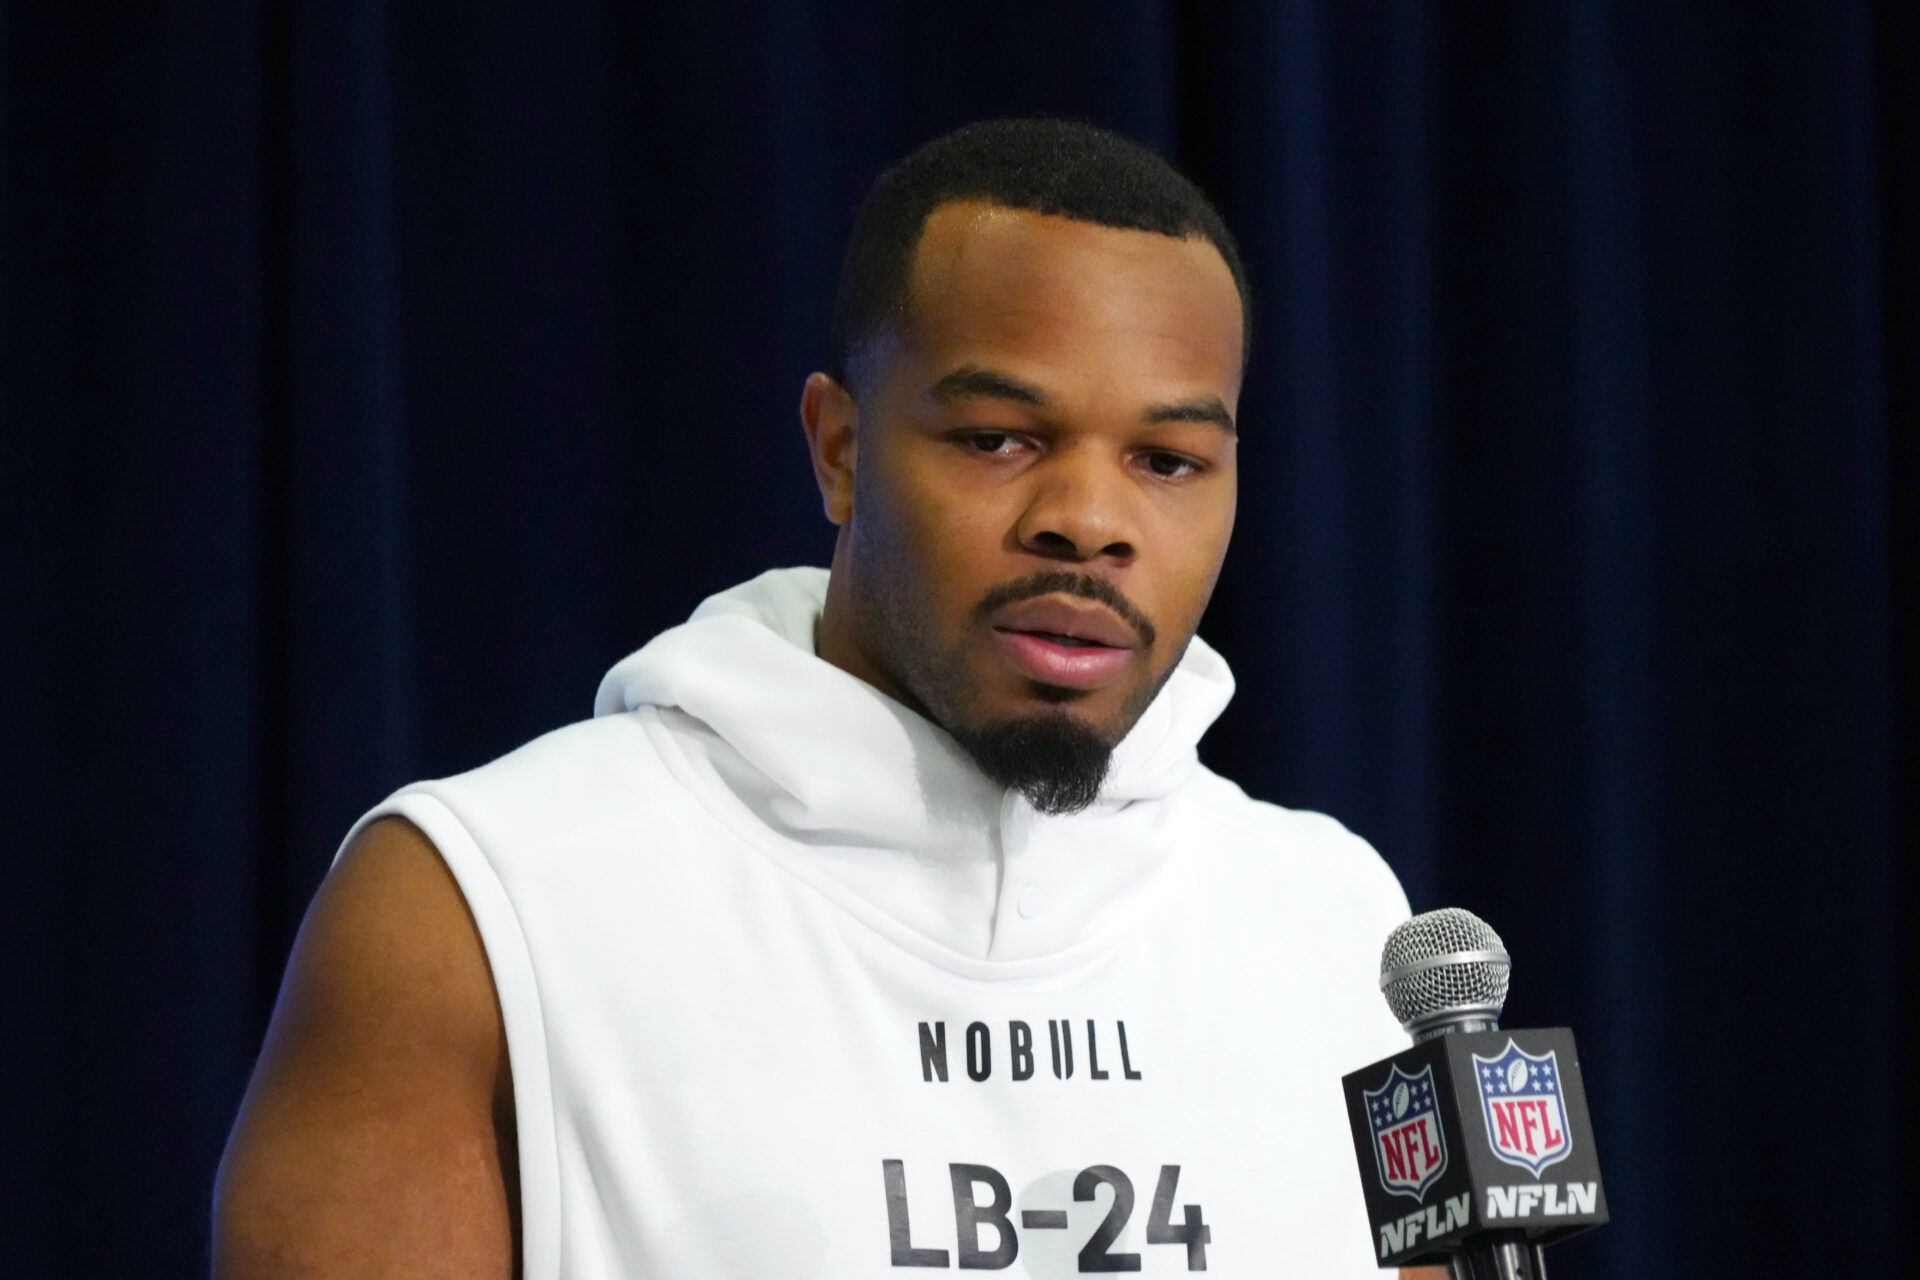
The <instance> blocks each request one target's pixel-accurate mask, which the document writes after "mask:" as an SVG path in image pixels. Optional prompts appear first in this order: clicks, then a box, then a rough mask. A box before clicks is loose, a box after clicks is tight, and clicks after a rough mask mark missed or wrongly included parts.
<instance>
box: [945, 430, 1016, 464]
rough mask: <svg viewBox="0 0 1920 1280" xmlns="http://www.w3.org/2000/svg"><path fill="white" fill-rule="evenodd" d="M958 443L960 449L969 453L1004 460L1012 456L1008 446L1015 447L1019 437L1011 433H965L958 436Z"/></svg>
mask: <svg viewBox="0 0 1920 1280" xmlns="http://www.w3.org/2000/svg"><path fill="white" fill-rule="evenodd" d="M959 441H960V444H961V446H962V447H964V448H966V449H968V450H970V451H971V452H974V453H983V454H986V455H988V456H989V457H995V458H1004V457H1008V456H1010V455H1011V454H1012V452H1013V450H1012V448H1010V447H1009V446H1017V445H1018V444H1019V443H1020V437H1019V436H1016V435H1014V434H1013V433H1012V432H1011V431H965V432H962V433H961V434H960V437H959Z"/></svg>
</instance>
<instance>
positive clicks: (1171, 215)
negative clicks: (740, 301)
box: [827, 119, 1253, 396]
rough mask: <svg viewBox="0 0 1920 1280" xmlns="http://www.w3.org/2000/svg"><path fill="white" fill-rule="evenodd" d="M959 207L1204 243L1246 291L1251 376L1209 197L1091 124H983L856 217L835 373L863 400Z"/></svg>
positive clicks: (898, 177)
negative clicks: (945, 224) (917, 254)
mask: <svg viewBox="0 0 1920 1280" xmlns="http://www.w3.org/2000/svg"><path fill="white" fill-rule="evenodd" d="M956 200H984V201H987V202H988V203H991V204H996V205H1000V206H1002V207H1003V208H1008V209H1026V210H1030V211H1031V212H1034V213H1044V214H1054V215H1057V216H1059V217H1065V218H1072V219H1074V220H1076V221H1079V222H1092V223H1097V224H1098V225H1100V226H1103V227H1120V228H1123V229H1126V230H1132V231H1156V232H1159V233H1160V234H1161V235H1167V236H1175V237H1178V238H1181V239H1185V238H1186V237H1188V236H1194V235H1197V236H1200V237H1201V238H1202V239H1205V240H1207V241H1208V242H1210V243H1211V244H1212V245H1213V247H1214V248H1216V249H1218V250H1219V251H1220V256H1221V257H1222V258H1224V259H1225V260H1226V263H1227V270H1228V271H1230V272H1231V273H1232V274H1233V284H1234V288H1235V289H1237V290H1238V291H1239V294H1240V343H1241V346H1240V350H1241V364H1242V367H1243V368H1244V367H1245V362H1246V350H1247V343H1248V341H1249V339H1250V338H1251V337H1252V334H1253V308H1252V306H1251V303H1250V301H1249V298H1248V295H1247V278H1246V272H1245V271H1244V269H1243V268H1242V267H1241V265H1240V251H1239V249H1238V248H1237V247H1236V246H1235V245H1234V242H1233V236H1232V235H1231V234H1230V233H1229V232H1228V231H1227V225H1226V223H1225V222H1223V221H1222V220H1221V218H1220V214H1219V213H1218V212H1217V211H1216V210H1215V209H1214V207H1213V205H1212V204H1210V203H1209V202H1208V200H1207V198H1206V196H1204V195H1202V194H1201V192H1200V188H1198V187H1196V186H1194V185H1193V183H1191V182H1189V181H1188V180H1187V179H1186V178H1185V177H1183V176H1182V175H1181V174H1180V173H1179V172H1178V171H1177V170H1175V169H1174V167H1173V166H1172V165H1170V164H1168V163H1167V162H1166V161H1165V160H1162V159H1161V158H1160V157H1159V156H1157V155H1155V154H1154V153H1153V152H1151V151H1149V150H1147V149H1146V148H1145V147H1143V146H1141V145H1140V144H1138V143H1136V142H1131V141H1129V140H1128V139H1126V138H1123V137H1121V136H1120V135H1119V134H1117V133H1111V132H1109V131H1108V130H1105V129H1101V128H1097V127H1095V126H1093V125H1090V124H1081V123H1079V122H1077V121H1072V120H1048V119H1027V120H983V121H981V122H979V123H977V124H970V125H966V126H965V127H963V128H960V129H956V130H954V131H953V132H952V133H949V134H946V135H944V136H942V137H939V138H935V139H934V140H933V141H932V142H929V143H927V144H925V145H924V146H922V147H921V148H920V149H919V150H917V151H915V152H913V153H912V154H911V155H909V156H907V157H906V158H905V159H904V160H901V161H900V162H899V163H898V164H896V165H894V166H893V167H892V168H891V169H888V170H887V171H886V172H885V173H883V174H881V175H880V177H879V179H878V180H877V181H876V182H875V183H874V185H873V190H872V191H870V192H868V193H867V198H866V201H865V202H864V203H863V204H862V205H861V206H860V213H859V216H858V217H856V218H855V219H854V224H853V235H852V237H851V239H850V240H849V242H848V245H847V256H846V261H845V263H844V264H843V265H842V267H841V269H840V288H839V291H838V292H837V293H836V295H835V297H834V303H833V328H832V334H831V339H830V341H831V345H832V351H831V357H830V358H831V364H830V366H829V368H828V370H827V372H828V373H830V374H831V375H832V376H833V378H834V380H835V381H836V382H838V383H840V385H842V386H844V387H847V388H849V389H850V390H852V391H853V392H854V394H855V395H856V396H859V395H863V394H864V393H865V392H866V391H867V390H868V389H869V387H868V385H867V383H868V380H869V378H870V376H871V374H872V373H873V370H872V369H871V368H869V367H868V366H869V364H870V360H869V357H870V356H871V354H872V353H873V350H874V348H875V345H876V343H877V341H878V340H879V339H881V338H882V337H884V336H886V335H887V334H888V332H889V331H897V330H898V329H899V328H901V327H903V325H904V322H905V321H906V319H907V301H908V299H907V291H908V287H909V284H910V280H911V275H912V269H913V255H914V250H915V249H916V248H917V247H918V245H919V243H920V236H921V234H922V232H923V231H924V230H925V229H926V225H927V217H928V215H930V214H931V213H932V212H933V211H934V210H935V209H937V208H939V207H940V206H941V205H944V204H948V203H951V202H953V201H956Z"/></svg>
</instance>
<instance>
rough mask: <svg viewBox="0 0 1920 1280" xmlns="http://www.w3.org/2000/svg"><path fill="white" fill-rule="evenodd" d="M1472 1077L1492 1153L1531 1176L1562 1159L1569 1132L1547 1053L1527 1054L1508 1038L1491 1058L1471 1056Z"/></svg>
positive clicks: (1556, 1066)
mask: <svg viewBox="0 0 1920 1280" xmlns="http://www.w3.org/2000/svg"><path fill="white" fill-rule="evenodd" d="M1473 1078H1474V1083H1475V1084H1477V1085H1479V1086H1480V1111H1481V1114H1482V1115H1484V1116H1485V1117H1486V1121H1487V1142H1488V1143H1489V1144H1490V1145H1491V1146H1492V1147H1493V1154H1494V1155H1496V1156H1499V1157H1500V1158H1501V1159H1502V1160H1504V1161H1506V1162H1507V1163H1508V1164H1517V1165H1519V1166H1520V1167H1521V1168H1522V1169H1526V1170H1529V1171H1530V1172H1532V1174H1533V1175H1534V1176H1535V1177H1536V1178H1537V1177H1539V1176H1540V1171H1541V1170H1542V1169H1544V1168H1546V1167H1547V1166H1548V1165H1550V1164H1556V1163H1558V1162H1559V1161H1562V1160H1565V1159H1566V1158H1567V1155H1568V1153H1569V1152H1571V1151H1572V1150H1573V1134H1572V1132H1571V1131H1570V1130H1569V1129H1568V1128H1567V1104H1566V1101H1565V1100H1564V1099H1563V1098H1562V1097H1561V1096H1560V1063H1559V1061H1558V1060H1557V1059H1556V1057H1555V1056H1554V1054H1553V1053H1552V1052H1551V1051H1549V1052H1547V1053H1543V1054H1539V1055H1535V1054H1531V1053H1528V1052H1527V1051H1526V1050H1524V1049H1522V1048H1520V1047H1519V1046H1518V1045H1516V1044H1514V1042H1513V1041H1511V1040H1509V1041H1507V1047H1506V1050H1505V1052H1503V1053H1501V1054H1499V1055H1497V1056H1495V1057H1492V1058H1483V1057H1481V1056H1480V1055H1479V1054H1477V1053H1476V1054H1474V1055H1473Z"/></svg>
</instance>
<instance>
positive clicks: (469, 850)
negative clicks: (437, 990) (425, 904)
mask: <svg viewBox="0 0 1920 1280" xmlns="http://www.w3.org/2000/svg"><path fill="white" fill-rule="evenodd" d="M396 815H397V816H399V817H403V818H405V819H407V820H408V821H409V822H411V823H413V825H414V826H416V827H418V828H420V830H421V831H422V832H423V833H425V835H426V837H427V839H428V840H429V841H430V842H431V843H432V844H433V846H434V848H435V849H436V850H438V851H439V853H440V858H441V860H442V861H443V862H445V863H446V864H447V869H448V870H449V871H451V872H452V873H453V878H454V881H455V882H456V883H457V884H458V885H459V886H460V893H461V895H462V896H463V897H465V898H466V900H467V909H468V910H469V911H471V912H472V913H473V921H474V924H475V925H476V926H477V927H478V929H479V931H480V941H481V943H482V945H484V946H485V948H486V952H487V966H488V968H489V969H491V970H492V972H493V986H494V991H495V993H496V994H497V995H498V997H499V1000H500V1016H501V1020H502V1021H503V1022H504V1023H505V1024H506V1033H507V1057H508V1059H509V1061H510V1062H511V1064H512V1067H513V1109H514V1120H515V1126H516V1128H517V1130H518V1134H519V1139H518V1144H517V1145H518V1147H519V1153H520V1252H521V1261H522V1263H523V1265H524V1270H523V1272H522V1274H523V1277H524V1280H558V1277H559V1275H560V1154H559V1147H558V1137H557V1133H556V1130H555V1124H554V1118H553V1090H552V1082H551V1076H550V1075H549V1068H548V1062H547V1036H546V1026H545V1019H544V1017H543V1016H542V1014H541V1009H540V988H539V984H538V982H537V980H536V979H535V976H534V970H533V958H532V955H531V953H530V952H529V950H528V948H527V940H526V935H525V934H524V933H523V932H522V931H521V928H520V920H519V917H518V916H517V915H516V914H515V913H514V909H513V904H512V902H511V901H509V900H508V898H507V891H506V888H505V887H504V886H503V885H502V884H501V883H500V878H499V876H498V875H497V874H496V873H495V872H494V869H493V865H492V864H491V863H490V862H488V861H487V858H486V855H485V854H483V853H482V852H481V851H480V846H479V845H478V844H477V843H476V842H475V841H474V839H473V836H472V835H471V834H470V833H469V832H468V831H467V828H466V824H465V823H463V822H461V821H460V818H459V817H458V815H456V814H455V813H454V811H453V810H452V809H451V808H449V807H448V805H447V804H446V802H445V801H443V800H441V799H440V798H439V797H438V796H435V795H433V794H431V793H430V792H428V791H426V790H422V789H417V788H416V789H408V790H404V791H400V792H398V793H396V794H394V795H392V796H389V797H388V798H387V799H386V800H384V801H382V802H381V803H380V804H379V805H377V806H375V807H374V808H373V809H371V810H369V811H368V812H367V813H366V815H365V816H363V817H362V818H361V819H360V820H359V821H358V822H356V823H354V825H353V829H352V830H351V831H349V832H348V833H347V837H346V840H345V841H342V842H341V846H340V847H341V850H342V851H343V852H344V851H345V849H346V846H347V844H348V843H350V842H351V841H352V840H353V838H354V836H356V835H358V834H359V832H360V829H361V828H362V827H364V826H366V825H367V824H368V823H369V822H372V821H373V820H374V819H375V818H382V817H389V816H396ZM338 857H339V855H338V854H336V855H335V859H336V860H338Z"/></svg>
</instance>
